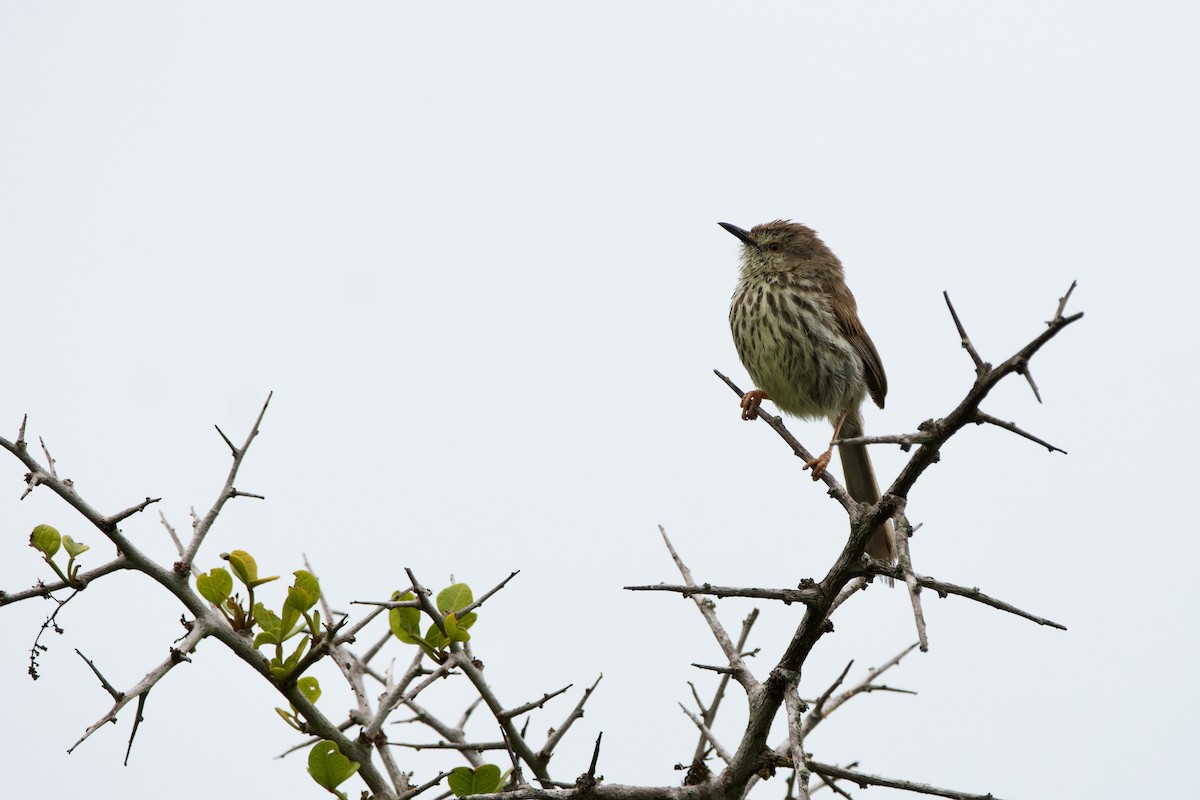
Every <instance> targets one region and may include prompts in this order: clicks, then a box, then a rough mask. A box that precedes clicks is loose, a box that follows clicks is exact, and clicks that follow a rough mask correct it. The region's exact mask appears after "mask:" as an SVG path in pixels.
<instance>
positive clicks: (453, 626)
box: [442, 611, 471, 642]
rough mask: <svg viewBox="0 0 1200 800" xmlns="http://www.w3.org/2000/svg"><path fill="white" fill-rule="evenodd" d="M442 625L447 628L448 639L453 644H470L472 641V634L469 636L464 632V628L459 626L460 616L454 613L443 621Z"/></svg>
mask: <svg viewBox="0 0 1200 800" xmlns="http://www.w3.org/2000/svg"><path fill="white" fill-rule="evenodd" d="M442 625H443V626H445V628H446V638H448V639H449V640H450V641H452V642H469V641H471V634H469V633H467V632H466V631H465V630H463V628H462V627H461V626H460V625H459V624H458V615H457V614H455V613H454V612H453V611H452V612H450V613H449V614H447V615H446V618H445V619H444V620H442Z"/></svg>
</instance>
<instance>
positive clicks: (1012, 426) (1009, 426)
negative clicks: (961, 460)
mask: <svg viewBox="0 0 1200 800" xmlns="http://www.w3.org/2000/svg"><path fill="white" fill-rule="evenodd" d="M975 422H976V423H979V424H983V423H985V422H986V423H987V424H989V425H995V426H996V427H997V428H1004V430H1006V431H1011V432H1012V433H1015V434H1016V435H1017V436H1021V437H1024V438H1026V439H1028V440H1029V441H1031V442H1035V443H1037V444H1040V445H1041V446H1042V447H1044V448H1046V449H1047V450H1049V451H1050V452H1051V453H1062V454H1063V455H1064V456H1065V455H1066V454H1067V451H1066V450H1063V449H1062V448H1061V447H1058V446H1056V445H1052V444H1050V443H1049V442H1047V441H1046V440H1045V439H1039V438H1038V437H1036V436H1034V435H1033V434H1032V433H1029V432H1028V431H1025V430H1022V429H1021V428H1019V427H1017V424H1016V423H1015V422H1005V421H1004V420H1002V419H998V418H996V417H993V416H992V415H991V414H985V413H983V412H982V411H976V412H975Z"/></svg>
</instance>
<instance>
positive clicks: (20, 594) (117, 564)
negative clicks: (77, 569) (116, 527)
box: [0, 555, 133, 606]
mask: <svg viewBox="0 0 1200 800" xmlns="http://www.w3.org/2000/svg"><path fill="white" fill-rule="evenodd" d="M124 569H133V564H132V563H131V562H130V561H129V559H128V558H126V557H125V556H124V555H119V556H117V557H116V558H114V559H113V560H112V561H109V562H108V563H107V564H101V565H100V566H98V567H96V568H95V569H90V570H88V571H87V572H81V573H79V574H78V575H76V576H75V583H74V584H70V585H68V584H67V583H66V582H65V581H54V582H52V583H42V582H40V581H39V582H38V583H37V584H36V585H35V586H31V587H29V588H28V589H21V590H20V591H17V592H0V606H6V605H9V604H10V603H18V602H20V601H22V600H28V599H29V598H31V597H49V596H50V594H51V593H52V592H57V591H59V590H60V589H75V590H77V591H79V590H82V589H84V588H86V587H87V586H88V585H89V584H90V583H91V582H92V581H94V580H96V578H99V577H102V576H104V575H107V574H109V573H110V572H119V571H121V570H124Z"/></svg>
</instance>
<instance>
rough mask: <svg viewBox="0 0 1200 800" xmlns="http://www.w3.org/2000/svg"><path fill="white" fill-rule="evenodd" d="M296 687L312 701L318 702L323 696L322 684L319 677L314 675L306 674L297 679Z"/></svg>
mask: <svg viewBox="0 0 1200 800" xmlns="http://www.w3.org/2000/svg"><path fill="white" fill-rule="evenodd" d="M296 688H297V689H299V690H300V694H302V695H304V698H305V699H306V700H308V702H310V703H315V702H317V699H318V698H320V696H321V684H319V683H317V679H316V678H314V677H313V676H312V675H305V676H304V677H303V678H301V679H300V680H298V681H296Z"/></svg>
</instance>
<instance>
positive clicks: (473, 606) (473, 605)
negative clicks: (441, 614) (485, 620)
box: [458, 569, 521, 618]
mask: <svg viewBox="0 0 1200 800" xmlns="http://www.w3.org/2000/svg"><path fill="white" fill-rule="evenodd" d="M520 574H521V570H519V569H518V570H514V571H513V572H510V573H509V575H508V577H507V578H505V579H504V580H502V581H500V583H498V584H496V585H495V586H493V587H492V588H491V589H489V590H488V591H486V592H484V593H483V595H482V596H481V597H480V598H479V599H478V600H476V601H475V602H474V603H471V605H469V606H467V607H466V608H463V609H461V610H460V611H459V612H458V616H459V617H460V618H461V617H463V616H464V615H466V614H469V613H471V612H472V611H474V610H475V609H477V608H479V607H480V606H481V605H483V604H484V603H485V602H487V600H488V598H489V597H491V596H492V595H494V594H495V593H496V592H498V591H500V590H501V589H503V588H504V587H505V586H507V585H508V582H509V581H511V580H512V579H513V578H515V577H517V576H518V575H520Z"/></svg>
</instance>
